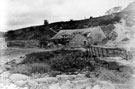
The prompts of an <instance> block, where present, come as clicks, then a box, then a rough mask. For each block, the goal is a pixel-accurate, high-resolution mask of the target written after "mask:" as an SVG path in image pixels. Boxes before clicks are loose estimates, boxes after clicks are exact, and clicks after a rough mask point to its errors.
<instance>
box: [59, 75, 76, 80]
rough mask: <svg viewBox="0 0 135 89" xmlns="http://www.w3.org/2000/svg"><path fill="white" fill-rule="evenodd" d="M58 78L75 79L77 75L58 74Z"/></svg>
mask: <svg viewBox="0 0 135 89" xmlns="http://www.w3.org/2000/svg"><path fill="white" fill-rule="evenodd" d="M56 78H57V79H58V80H61V81H66V80H73V79H75V78H76V75H57V76H56Z"/></svg>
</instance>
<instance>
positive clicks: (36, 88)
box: [29, 84, 49, 89]
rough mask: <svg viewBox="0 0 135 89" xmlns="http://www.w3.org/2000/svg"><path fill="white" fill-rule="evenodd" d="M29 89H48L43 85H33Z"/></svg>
mask: <svg viewBox="0 0 135 89" xmlns="http://www.w3.org/2000/svg"><path fill="white" fill-rule="evenodd" d="M29 89H49V88H48V86H45V85H43V84H38V85H33V86H31V87H30V88H29Z"/></svg>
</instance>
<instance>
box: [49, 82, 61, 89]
mask: <svg viewBox="0 0 135 89" xmlns="http://www.w3.org/2000/svg"><path fill="white" fill-rule="evenodd" d="M49 89H61V88H60V86H59V84H58V83H57V84H53V85H50V86H49Z"/></svg>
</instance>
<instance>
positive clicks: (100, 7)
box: [7, 0, 133, 30]
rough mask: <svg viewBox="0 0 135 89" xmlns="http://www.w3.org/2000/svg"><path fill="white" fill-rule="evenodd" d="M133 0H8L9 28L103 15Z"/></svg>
mask: <svg viewBox="0 0 135 89" xmlns="http://www.w3.org/2000/svg"><path fill="white" fill-rule="evenodd" d="M131 1H133V0H8V14H7V15H8V17H7V20H8V22H7V30H10V29H17V28H21V27H25V26H30V25H36V24H42V23H43V20H44V19H48V20H49V22H53V21H61V20H69V19H83V18H84V17H86V18H88V17H90V16H94V17H95V16H101V15H103V14H104V13H105V12H106V11H107V10H108V9H110V8H112V7H115V6H123V7H125V6H126V5H127V4H128V3H130V2H131Z"/></svg>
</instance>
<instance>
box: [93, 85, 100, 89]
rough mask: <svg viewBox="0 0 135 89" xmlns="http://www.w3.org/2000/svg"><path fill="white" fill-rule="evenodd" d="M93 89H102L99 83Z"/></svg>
mask: <svg viewBox="0 0 135 89" xmlns="http://www.w3.org/2000/svg"><path fill="white" fill-rule="evenodd" d="M92 89H101V87H100V86H99V85H95V86H94V87H93V88H92Z"/></svg>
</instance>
